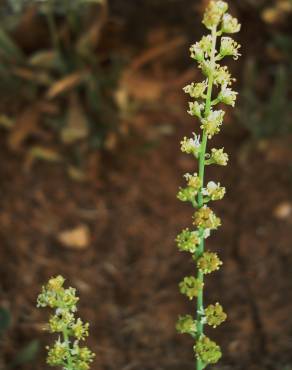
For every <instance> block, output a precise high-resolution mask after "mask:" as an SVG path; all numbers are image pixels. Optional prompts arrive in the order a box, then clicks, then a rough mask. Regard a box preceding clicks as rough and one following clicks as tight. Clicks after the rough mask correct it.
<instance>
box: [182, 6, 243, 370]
mask: <svg viewBox="0 0 292 370" xmlns="http://www.w3.org/2000/svg"><path fill="white" fill-rule="evenodd" d="M227 11H228V4H227V3H226V2H225V1H220V0H217V1H216V0H213V1H210V3H209V5H208V7H207V9H206V11H205V14H204V17H203V24H204V25H205V26H206V28H207V29H208V30H210V33H209V34H208V35H206V36H203V37H202V39H201V40H200V41H198V42H196V43H195V44H193V45H192V46H191V47H190V55H191V58H192V59H194V60H195V61H196V62H197V63H198V67H199V69H200V70H201V71H202V74H203V76H204V78H203V79H202V81H199V82H191V83H190V84H188V85H187V86H185V87H184V88H183V90H184V92H185V93H186V94H188V95H189V97H190V98H191V101H190V102H189V106H188V113H189V114H190V115H191V116H192V117H195V118H196V119H198V121H199V128H200V129H201V134H200V135H198V134H193V136H192V137H191V138H187V137H184V138H183V140H182V141H181V151H182V152H183V153H187V154H191V155H193V156H194V157H195V158H196V159H197V160H198V171H197V173H194V174H193V175H190V174H188V173H187V174H186V175H185V179H186V181H187V186H186V187H184V188H180V190H179V193H178V198H179V199H180V200H181V201H183V202H185V201H188V202H190V203H191V204H192V205H193V207H194V208H196V210H195V212H194V216H193V225H194V227H195V228H194V230H192V229H188V228H186V229H184V230H183V231H182V232H181V233H180V234H179V235H178V236H177V238H176V242H177V247H178V249H179V250H180V251H184V252H189V253H191V254H192V258H193V260H194V261H195V264H196V267H197V276H196V277H195V276H187V277H185V278H184V279H183V281H182V282H181V283H180V284H179V288H180V291H181V293H182V294H185V295H186V296H187V297H188V298H189V299H190V300H192V299H194V298H195V297H196V301H197V310H196V312H197V314H196V317H195V318H193V317H192V316H191V315H186V316H181V317H180V318H179V320H178V323H177V330H178V332H179V333H188V334H190V335H191V336H192V337H194V338H195V340H196V343H195V346H194V351H195V356H196V364H197V370H203V369H204V368H205V367H206V366H207V365H208V364H214V363H216V362H217V361H218V360H219V359H220V357H221V351H220V347H219V346H218V345H217V344H216V343H215V342H213V341H212V340H210V339H209V338H208V337H206V336H205V334H204V331H203V328H204V324H208V325H210V326H212V327H214V328H215V327H216V326H218V325H220V324H221V323H222V322H223V321H225V319H226V317H227V316H226V314H225V312H224V311H223V308H222V307H221V305H220V304H219V303H216V304H215V305H209V306H208V307H207V308H206V309H204V306H203V288H204V279H205V275H206V274H210V273H212V272H215V271H216V270H218V269H219V268H220V267H221V265H222V262H221V260H220V259H219V257H218V255H217V254H216V253H214V252H211V251H205V239H206V238H207V237H208V236H209V235H210V232H211V231H212V230H215V229H217V228H218V227H219V226H221V220H220V218H219V217H217V216H216V214H215V213H214V211H213V210H212V208H210V206H209V202H211V201H218V200H221V199H222V198H223V197H224V195H225V192H226V189H225V187H223V186H221V185H220V183H217V182H215V181H209V182H207V184H205V183H204V175H205V166H206V165H213V164H214V165H218V166H226V165H227V163H228V160H229V157H228V154H227V153H225V152H224V148H211V149H210V152H209V153H208V152H207V148H208V140H209V139H212V138H213V137H214V136H215V135H217V134H218V133H219V132H220V130H221V128H222V125H223V119H224V116H225V111H224V110H222V108H221V105H222V104H226V105H230V106H232V107H234V106H235V103H236V99H237V95H238V94H237V92H236V91H234V90H233V89H232V86H231V85H232V83H233V82H234V81H235V79H234V78H233V77H232V76H231V74H230V72H229V70H228V68H227V66H225V65H221V64H220V63H221V61H222V60H223V59H224V58H225V57H232V58H233V59H234V60H237V59H238V57H239V56H240V47H241V46H240V45H239V44H238V43H237V42H236V41H235V40H233V38H232V37H230V34H234V33H236V32H238V31H239V30H240V24H239V23H238V20H237V19H236V18H234V17H233V16H232V15H230V14H229V13H227ZM214 87H215V88H214ZM218 104H220V109H218V108H217V107H216V106H217V105H218ZM207 203H208V206H207Z"/></svg>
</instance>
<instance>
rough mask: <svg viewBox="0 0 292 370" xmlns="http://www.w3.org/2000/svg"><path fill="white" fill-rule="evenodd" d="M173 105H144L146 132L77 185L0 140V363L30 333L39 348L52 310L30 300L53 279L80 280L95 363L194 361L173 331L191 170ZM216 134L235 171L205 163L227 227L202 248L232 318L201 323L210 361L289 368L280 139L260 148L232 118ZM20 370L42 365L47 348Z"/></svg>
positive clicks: (286, 221)
mask: <svg viewBox="0 0 292 370" xmlns="http://www.w3.org/2000/svg"><path fill="white" fill-rule="evenodd" d="M171 104H176V105H177V106H181V107H183V106H184V102H182V101H181V98H179V99H178V98H177V97H171V98H169V100H168V101H166V102H165V106H163V107H161V108H160V109H159V110H158V111H157V110H156V111H155V112H153V111H151V110H147V109H145V110H144V112H141V113H140V116H141V117H142V118H143V119H144V120H145V121H146V122H147V125H148V126H147V132H150V131H151V132H152V136H151V137H147V135H143V133H141V135H140V137H132V139H129V141H127V142H126V143H123V144H121V145H120V147H119V148H118V149H117V151H116V153H115V155H109V154H107V155H105V154H104V155H103V156H102V160H101V162H100V167H99V168H98V171H97V175H92V176H91V177H93V178H92V179H91V180H90V181H88V182H86V183H78V182H73V181H72V180H69V179H68V177H67V176H66V174H65V172H64V169H63V168H62V167H61V166H58V165H50V164H36V165H34V167H33V169H31V170H30V171H27V170H25V169H24V167H23V161H22V158H20V157H17V156H15V157H12V156H11V153H10V152H8V151H7V150H6V149H5V143H4V140H2V145H1V164H0V176H1V182H0V186H1V214H0V230H1V240H2V248H1V261H2V263H1V266H2V268H1V279H0V280H1V286H2V288H1V291H0V292H1V303H2V305H4V306H5V307H7V308H8V309H9V310H10V311H11V313H12V317H13V324H12V327H11V328H10V330H9V332H8V335H7V336H6V337H5V339H4V341H3V342H2V349H3V352H4V362H5V363H8V362H9V360H10V359H11V358H13V357H14V356H15V354H16V353H17V352H18V351H19V349H20V348H21V347H22V346H23V345H24V344H25V343H27V342H29V341H30V340H31V339H35V338H40V340H41V347H42V348H43V347H44V346H45V344H46V343H49V342H51V341H52V336H51V335H49V334H45V333H43V331H42V326H43V324H44V323H45V321H46V319H47V317H48V312H45V311H44V310H37V309H36V308H35V301H36V296H37V294H38V292H39V291H40V288H41V285H42V284H43V283H44V282H45V281H46V280H47V279H48V278H49V277H50V276H52V275H56V274H62V275H63V276H65V277H66V278H67V280H68V284H70V285H72V286H75V287H77V289H78V292H79V294H80V304H79V308H80V316H81V317H83V318H84V319H85V320H87V321H89V322H90V325H91V327H90V338H89V345H90V347H91V348H92V350H93V351H94V352H96V354H97V356H96V360H95V362H94V364H93V366H92V369H95V370H101V369H104V370H111V369H112V370H117V369H119V370H138V369H139V370H154V369H155V370H159V369H167V370H181V369H185V370H188V369H193V368H194V360H193V352H192V340H190V339H189V338H187V337H185V336H180V335H178V334H176V332H175V329H174V326H175V321H176V318H177V316H178V315H179V314H183V313H191V312H192V310H194V304H193V303H192V302H191V303H189V302H187V300H186V299H185V297H183V296H181V295H180V294H179V292H178V288H177V284H178V282H179V281H180V280H181V279H182V277H183V276H184V275H186V274H189V273H191V272H192V270H193V264H192V262H191V260H190V258H189V256H188V255H184V254H180V253H179V252H178V251H177V250H176V247H175V243H174V238H175V235H176V234H177V233H178V232H179V231H180V230H181V229H182V228H184V227H186V226H189V225H190V222H191V214H192V210H191V209H190V208H189V207H188V206H187V205H185V204H181V203H180V202H179V201H177V200H176V192H177V188H178V186H179V185H181V183H182V174H183V173H184V172H189V171H193V169H194V168H195V163H194V161H193V160H192V159H191V158H189V157H188V156H185V155H183V154H182V153H180V151H179V145H178V143H179V140H180V138H181V137H182V136H184V135H187V134H190V133H191V132H192V124H193V122H192V121H190V120H189V119H188V117H187V116H186V114H185V113H183V112H182V111H176V112H172V113H171V112H170V113H165V112H166V111H167V109H166V106H167V105H171ZM141 117H140V119H142V118H141ZM153 133H154V134H153ZM142 136H144V138H143V139H142ZM145 137H146V139H145ZM219 140H220V142H217V143H215V144H216V146H217V147H218V146H219V145H224V147H225V149H226V151H227V152H229V153H230V155H231V161H230V165H229V166H228V167H226V168H225V167H224V168H215V167H212V168H211V167H208V171H207V177H208V178H210V179H217V180H218V181H221V183H222V184H224V185H226V186H227V190H228V192H227V196H226V197H225V199H224V201H222V202H218V203H216V204H215V208H216V211H217V213H218V214H219V215H220V217H221V218H222V220H223V227H222V228H221V229H219V231H218V232H217V233H216V234H214V235H213V236H212V237H211V238H210V239H208V246H209V247H210V249H213V250H217V251H218V252H219V253H220V256H221V258H222V259H223V261H224V265H223V268H222V269H221V270H220V271H219V272H217V273H215V274H213V275H212V276H211V277H208V278H207V284H206V301H207V302H216V301H220V302H221V303H222V304H223V305H224V307H225V310H226V311H227V312H228V317H229V319H228V321H227V322H226V323H224V324H223V325H222V326H221V327H220V328H217V329H214V330H213V329H212V330H210V331H209V334H210V336H211V337H213V338H215V339H216V340H218V342H219V343H220V344H221V345H222V347H223V353H224V357H223V359H222V360H221V362H220V363H219V364H218V365H217V366H216V367H214V369H225V370H227V369H246V368H248V369H250V370H264V369H267V370H276V369H277V370H284V369H286V370H288V369H290V368H291V366H292V352H291V344H292V316H291V310H292V289H291V288H292V269H291V263H292V249H291V247H290V240H291V238H292V229H291V224H292V214H291V211H290V201H291V195H292V194H291V189H292V188H291V180H292V177H291V174H292V173H291V168H290V167H289V165H290V164H289V163H287V159H286V158H287V157H286V154H283V147H284V144H283V143H284V142H281V144H280V146H279V145H278V144H277V143H274V142H272V143H269V146H268V150H259V149H258V148H256V147H255V146H253V145H252V144H251V143H250V142H249V141H248V139H247V137H246V133H244V132H241V129H239V127H236V129H234V126H231V125H230V124H228V125H227V126H226V127H225V129H224V134H223V135H222V136H221V138H220V139H219ZM287 150H288V153H291V152H290V150H289V147H288V149H287ZM273 153H274V155H273ZM275 153H276V154H275ZM284 153H285V152H284ZM283 155H285V160H283V158H282V156H283ZM290 158H291V155H290ZM79 225H83V226H87V227H88V228H89V230H90V245H89V246H88V247H85V248H83V249H81V250H76V249H72V248H66V247H64V246H63V245H62V244H61V243H60V242H59V241H58V235H59V233H60V232H61V231H63V230H67V229H74V228H75V227H77V226H79ZM289 364H290V365H289ZM19 368H20V367H19ZM21 368H22V369H40V368H47V366H46V365H45V354H44V351H41V353H40V354H39V356H38V358H37V360H36V361H35V362H34V363H33V364H29V365H27V366H22V367H21Z"/></svg>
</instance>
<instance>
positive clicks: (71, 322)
mask: <svg viewBox="0 0 292 370" xmlns="http://www.w3.org/2000/svg"><path fill="white" fill-rule="evenodd" d="M64 282H65V279H64V278H63V277H62V276H60V275H59V276H57V277H55V278H51V279H50V280H49V281H48V283H47V285H46V286H43V287H42V292H41V293H40V294H39V296H38V298H37V306H38V307H50V308H53V309H54V310H55V312H54V314H53V315H51V317H50V319H49V324H48V331H49V332H51V333H60V334H59V337H58V339H57V340H56V341H55V343H54V345H53V346H51V347H47V349H48V357H47V363H48V364H49V365H50V366H60V367H62V369H63V370H88V369H89V364H90V362H92V360H93V358H94V356H95V355H94V353H92V352H91V351H90V349H88V348H87V347H81V346H79V342H80V341H82V340H84V339H85V338H86V337H87V336H88V327H89V324H88V323H83V322H82V320H81V319H80V318H76V317H75V313H76V311H77V307H76V304H77V302H78V300H79V298H78V297H77V296H76V289H74V288H71V287H70V288H67V289H65V288H64V287H63V285H64Z"/></svg>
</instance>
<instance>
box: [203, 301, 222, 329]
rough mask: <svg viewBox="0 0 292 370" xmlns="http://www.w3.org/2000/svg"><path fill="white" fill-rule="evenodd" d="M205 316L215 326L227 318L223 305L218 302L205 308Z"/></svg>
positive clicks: (208, 322) (209, 323)
mask: <svg viewBox="0 0 292 370" xmlns="http://www.w3.org/2000/svg"><path fill="white" fill-rule="evenodd" d="M205 316H206V322H207V324H208V325H210V326H212V327H213V328H216V327H217V326H219V325H220V324H222V323H223V322H224V321H225V320H226V318H227V315H226V313H225V312H224V311H223V307H222V306H221V305H220V304H219V303H218V302H217V303H216V304H210V305H209V306H208V307H207V308H206V309H205Z"/></svg>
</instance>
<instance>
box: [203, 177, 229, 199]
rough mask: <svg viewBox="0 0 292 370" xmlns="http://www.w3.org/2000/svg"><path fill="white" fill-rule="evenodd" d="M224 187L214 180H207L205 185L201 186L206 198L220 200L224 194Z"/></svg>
mask: <svg viewBox="0 0 292 370" xmlns="http://www.w3.org/2000/svg"><path fill="white" fill-rule="evenodd" d="M225 192H226V189H225V188H224V187H223V186H220V183H218V184H216V183H215V182H214V181H209V182H208V184H207V186H206V187H205V188H203V190H202V194H203V195H205V196H206V197H207V200H209V199H210V200H221V199H222V198H223V197H224V195H225Z"/></svg>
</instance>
